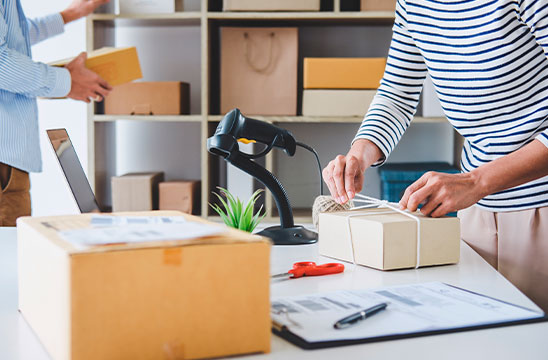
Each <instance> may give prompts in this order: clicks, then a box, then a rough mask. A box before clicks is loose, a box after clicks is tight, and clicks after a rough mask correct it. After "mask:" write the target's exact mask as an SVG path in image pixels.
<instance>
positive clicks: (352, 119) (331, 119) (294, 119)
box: [207, 115, 447, 124]
mask: <svg viewBox="0 0 548 360" xmlns="http://www.w3.org/2000/svg"><path fill="white" fill-rule="evenodd" d="M250 117H251V118H253V119H257V120H262V121H268V122H273V123H324V124H334V123H335V124H336V123H342V124H353V123H358V124H359V123H361V122H362V120H363V117H362V116H341V117H337V116H259V115H258V116H253V115H251V116H250ZM222 118H223V116H222V115H210V116H208V117H207V119H208V121H211V122H216V121H221V119H222ZM446 122H447V120H446V119H445V118H442V117H420V116H416V117H415V118H414V119H413V123H446Z"/></svg>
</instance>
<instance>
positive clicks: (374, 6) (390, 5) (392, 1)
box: [361, 0, 396, 11]
mask: <svg viewBox="0 0 548 360" xmlns="http://www.w3.org/2000/svg"><path fill="white" fill-rule="evenodd" d="M361 10H362V11H394V10H396V0H361Z"/></svg>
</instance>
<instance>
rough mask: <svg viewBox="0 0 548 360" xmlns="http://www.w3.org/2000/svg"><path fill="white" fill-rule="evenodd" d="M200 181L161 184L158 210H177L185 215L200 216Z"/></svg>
mask: <svg viewBox="0 0 548 360" xmlns="http://www.w3.org/2000/svg"><path fill="white" fill-rule="evenodd" d="M200 184H201V182H200V181H166V182H161V183H160V185H159V188H160V210H178V211H181V212H184V213H186V214H196V215H199V214H200V199H201V198H200V190H201V187H200Z"/></svg>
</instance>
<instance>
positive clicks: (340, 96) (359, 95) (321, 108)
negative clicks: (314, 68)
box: [303, 89, 377, 116]
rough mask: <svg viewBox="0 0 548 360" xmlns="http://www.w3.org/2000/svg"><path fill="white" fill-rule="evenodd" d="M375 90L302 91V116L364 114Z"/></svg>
mask: <svg viewBox="0 0 548 360" xmlns="http://www.w3.org/2000/svg"><path fill="white" fill-rule="evenodd" d="M376 93H377V91H376V90H313V89H308V90H306V89H305V90H304V91H303V115H304V116H364V115H365V113H366V112H367V110H368V109H369V105H371V102H372V101H373V98H374V97H375V94H376Z"/></svg>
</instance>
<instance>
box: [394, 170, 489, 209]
mask: <svg viewBox="0 0 548 360" xmlns="http://www.w3.org/2000/svg"><path fill="white" fill-rule="evenodd" d="M479 184H480V182H479V179H478V178H477V176H476V175H475V173H463V174H446V173H438V172H433V171H430V172H427V173H426V174H424V175H423V176H421V177H420V179H418V180H417V181H415V182H414V183H413V184H411V185H409V187H408V188H407V189H406V190H405V193H404V194H403V196H402V198H401V200H400V208H401V209H402V210H403V209H408V210H409V211H416V210H417V208H418V206H419V205H420V204H424V205H423V206H422V208H421V210H420V211H421V213H422V214H424V215H427V216H431V217H440V216H444V215H446V214H447V213H450V212H453V211H457V210H461V209H465V208H467V207H469V206H471V205H473V204H475V203H477V202H478V201H479V200H480V199H482V198H483V197H484V196H486V195H487V194H484V192H483V191H482V190H481V189H480V185H479Z"/></svg>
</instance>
